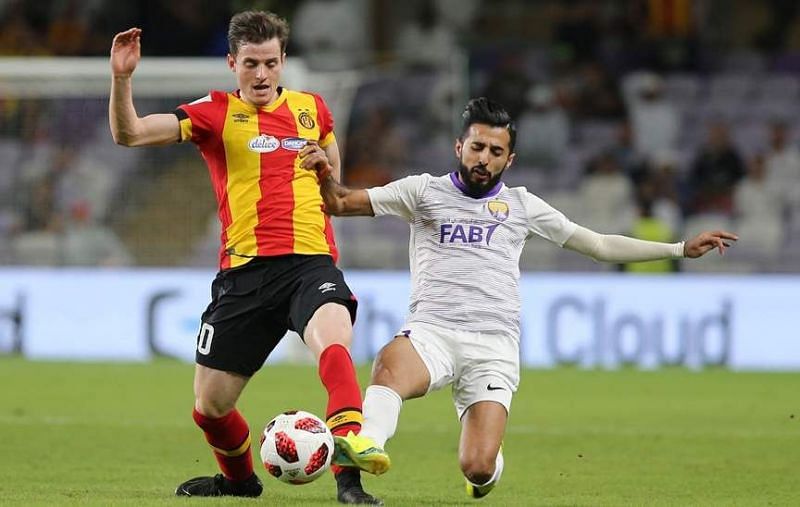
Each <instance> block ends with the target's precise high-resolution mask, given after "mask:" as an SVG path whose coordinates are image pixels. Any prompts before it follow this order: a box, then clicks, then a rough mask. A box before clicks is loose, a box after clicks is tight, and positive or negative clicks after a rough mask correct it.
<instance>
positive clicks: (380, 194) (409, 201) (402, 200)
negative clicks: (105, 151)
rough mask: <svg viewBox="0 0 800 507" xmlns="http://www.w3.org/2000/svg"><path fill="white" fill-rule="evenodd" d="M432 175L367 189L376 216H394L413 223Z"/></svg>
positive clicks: (404, 179) (412, 177)
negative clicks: (421, 197)
mask: <svg viewBox="0 0 800 507" xmlns="http://www.w3.org/2000/svg"><path fill="white" fill-rule="evenodd" d="M429 181H430V175H428V174H420V175H416V176H408V177H406V178H401V179H399V180H396V181H393V182H391V183H389V184H386V185H384V186H382V187H374V188H368V189H367V195H368V196H369V201H370V204H372V211H373V212H374V213H375V216H376V217H377V216H381V215H394V216H398V217H402V218H405V219H406V220H407V221H409V222H410V221H411V220H412V218H413V216H414V212H415V211H416V209H417V204H418V203H419V200H420V196H421V195H422V192H423V191H424V190H425V188H426V187H427V186H428V182H429Z"/></svg>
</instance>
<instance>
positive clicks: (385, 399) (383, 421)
mask: <svg viewBox="0 0 800 507" xmlns="http://www.w3.org/2000/svg"><path fill="white" fill-rule="evenodd" d="M402 406H403V399H402V398H401V397H400V395H399V394H397V393H396V392H395V391H394V390H392V389H391V388H389V387H386V386H369V387H367V392H366V393H365V394H364V405H363V408H362V412H363V414H364V422H363V424H362V425H361V432H360V433H359V434H360V435H363V436H365V437H369V438H371V439H373V440H375V443H376V444H378V446H380V447H383V446H385V445H386V441H387V440H389V439H390V438H392V435H394V432H395V430H396V429H397V420H398V419H399V418H400V408H401V407H402Z"/></svg>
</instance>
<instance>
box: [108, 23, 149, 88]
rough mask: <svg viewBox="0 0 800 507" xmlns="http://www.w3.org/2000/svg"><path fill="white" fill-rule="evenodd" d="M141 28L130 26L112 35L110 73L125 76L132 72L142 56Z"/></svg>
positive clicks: (115, 75)
mask: <svg viewBox="0 0 800 507" xmlns="http://www.w3.org/2000/svg"><path fill="white" fill-rule="evenodd" d="M141 35H142V30H141V28H130V29H128V30H125V31H124V32H120V33H118V34H117V35H115V36H114V42H112V43H111V74H112V75H113V76H114V77H127V76H130V75H131V74H133V71H134V70H136V66H137V65H138V64H139V60H141V58H142V45H141V42H140V38H141Z"/></svg>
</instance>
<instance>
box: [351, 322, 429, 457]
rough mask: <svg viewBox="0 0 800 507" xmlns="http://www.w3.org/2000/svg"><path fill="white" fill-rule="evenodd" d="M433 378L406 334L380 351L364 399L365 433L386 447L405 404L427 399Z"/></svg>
mask: <svg viewBox="0 0 800 507" xmlns="http://www.w3.org/2000/svg"><path fill="white" fill-rule="evenodd" d="M430 383H431V375H430V373H429V372H428V368H427V367H426V366H425V363H424V361H423V360H422V358H421V357H420V355H419V353H418V352H417V350H416V349H415V348H414V346H413V344H412V343H411V340H410V339H409V338H408V337H407V336H405V335H399V336H395V337H394V339H392V341H390V342H389V343H387V344H386V345H384V346H383V348H382V349H381V350H380V352H378V355H377V357H376V358H375V361H374V363H373V365H372V378H371V379H370V385H369V387H367V391H366V394H365V396H364V423H363V426H362V428H361V434H362V435H365V436H368V437H370V438H372V439H373V440H374V441H375V443H376V444H378V445H379V446H381V447H383V446H384V445H386V441H387V440H389V439H390V438H392V436H393V435H394V433H395V431H396V430H397V421H398V419H399V417H400V409H401V408H402V405H403V402H404V401H405V400H409V399H412V398H418V397H420V396H424V395H425V393H427V392H428V387H429V386H430Z"/></svg>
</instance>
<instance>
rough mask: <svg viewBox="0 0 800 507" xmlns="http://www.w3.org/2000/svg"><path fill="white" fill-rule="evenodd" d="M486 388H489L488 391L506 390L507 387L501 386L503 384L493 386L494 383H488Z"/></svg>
mask: <svg viewBox="0 0 800 507" xmlns="http://www.w3.org/2000/svg"><path fill="white" fill-rule="evenodd" d="M486 389H487V390H488V391H505V390H506V388H505V387H501V386H493V385H492V384H489V385H487V386H486Z"/></svg>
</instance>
